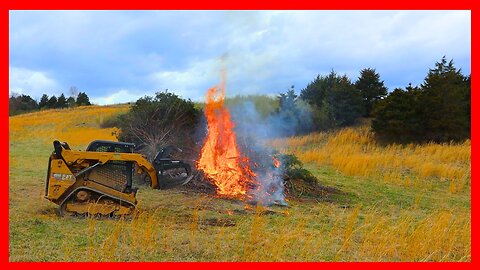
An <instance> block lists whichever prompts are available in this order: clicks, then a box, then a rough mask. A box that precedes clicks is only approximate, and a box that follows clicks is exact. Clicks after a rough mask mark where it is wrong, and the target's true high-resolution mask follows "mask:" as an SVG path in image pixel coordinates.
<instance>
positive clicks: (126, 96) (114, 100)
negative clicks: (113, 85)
mask: <svg viewBox="0 0 480 270" xmlns="http://www.w3.org/2000/svg"><path fill="white" fill-rule="evenodd" d="M142 96H145V94H139V93H136V92H133V91H129V90H126V89H122V90H120V91H118V92H115V93H113V94H111V95H108V96H103V97H95V98H91V99H90V100H91V102H92V103H93V104H97V105H109V104H119V103H127V102H135V101H137V99H139V98H141V97H142Z"/></svg>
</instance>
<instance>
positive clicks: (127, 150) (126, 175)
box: [45, 140, 193, 217]
mask: <svg viewBox="0 0 480 270" xmlns="http://www.w3.org/2000/svg"><path fill="white" fill-rule="evenodd" d="M134 146H135V145H134V144H132V143H124V142H113V141H103V140H96V141H93V142H91V143H90V144H89V145H88V147H87V149H86V151H75V150H71V149H70V146H69V145H68V143H66V142H63V143H61V142H59V141H54V142H53V147H54V151H53V153H52V154H51V155H50V158H49V161H48V172H47V180H46V185H45V198H47V199H48V200H50V201H52V202H54V203H55V204H57V205H59V208H58V213H59V215H61V216H64V215H67V214H68V215H98V216H110V217H115V216H126V215H130V214H131V213H132V212H133V210H134V209H135V206H136V204H137V200H136V194H137V188H135V187H133V186H132V182H133V175H134V170H135V168H137V171H138V172H143V173H145V179H146V182H148V183H149V184H150V186H151V188H154V189H167V188H172V187H176V186H180V185H184V184H186V183H188V182H189V181H190V180H191V179H192V177H193V176H192V170H191V167H190V165H189V164H188V163H185V162H183V161H180V160H172V159H170V158H169V157H168V156H169V155H170V153H171V152H172V150H175V149H177V150H180V149H178V148H176V147H168V148H165V149H162V150H161V151H160V152H158V153H157V155H156V156H155V158H154V160H153V162H149V161H148V160H147V159H146V158H145V156H143V155H141V154H138V153H134V152H133V149H134ZM180 151H181V150H180Z"/></svg>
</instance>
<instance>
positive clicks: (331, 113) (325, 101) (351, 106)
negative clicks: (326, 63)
mask: <svg viewBox="0 0 480 270" xmlns="http://www.w3.org/2000/svg"><path fill="white" fill-rule="evenodd" d="M300 97H301V98H302V99H303V100H305V101H306V102H307V103H309V104H310V105H311V106H312V107H314V109H315V112H316V113H315V116H314V117H315V118H316V119H315V122H316V124H317V126H318V128H320V129H326V128H333V127H342V126H348V125H351V124H353V123H355V121H356V120H357V119H358V118H359V117H360V116H362V114H363V111H364V109H363V103H362V98H361V95H360V91H358V89H356V88H355V86H354V85H353V84H352V82H351V81H350V79H349V78H348V77H347V76H346V75H344V76H339V75H337V73H336V72H335V71H333V70H332V71H331V72H330V74H329V75H327V76H320V75H319V76H317V77H316V78H315V80H314V81H312V82H311V83H309V84H308V85H307V87H306V88H305V89H303V90H302V91H301V93H300Z"/></svg>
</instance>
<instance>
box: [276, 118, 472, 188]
mask: <svg viewBox="0 0 480 270" xmlns="http://www.w3.org/2000/svg"><path fill="white" fill-rule="evenodd" d="M271 145H272V146H274V147H275V148H277V149H281V150H282V151H283V152H288V153H294V154H296V155H297V156H298V157H299V158H300V159H301V160H302V161H303V162H306V163H308V162H313V163H315V164H317V165H320V166H325V165H327V166H332V167H333V168H335V169H337V170H338V171H339V172H341V173H343V174H346V175H351V176H362V177H376V178H381V179H383V180H384V181H385V182H388V183H394V184H398V185H404V186H415V187H418V186H422V187H423V186H428V185H430V184H431V181H446V182H448V183H449V191H450V192H452V193H456V192H459V191H461V190H462V189H463V188H464V187H465V185H467V184H469V182H470V141H469V140H467V141H465V142H463V143H444V144H436V143H428V144H409V145H398V144H391V145H387V146H382V145H380V144H378V143H377V142H376V141H375V140H374V139H373V134H372V133H371V132H370V131H369V128H368V127H366V126H363V127H356V128H345V129H341V130H339V131H335V132H323V133H315V134H310V135H307V136H302V137H293V138H288V139H277V140H274V141H272V142H271Z"/></svg>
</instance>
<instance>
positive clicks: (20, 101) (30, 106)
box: [8, 94, 38, 115]
mask: <svg viewBox="0 0 480 270" xmlns="http://www.w3.org/2000/svg"><path fill="white" fill-rule="evenodd" d="M8 105H9V115H16V114H20V113H25V112H30V111H33V110H36V109H38V103H37V101H35V100H34V99H33V98H31V97H30V96H29V95H16V94H12V96H11V97H10V98H9V100H8Z"/></svg>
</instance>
